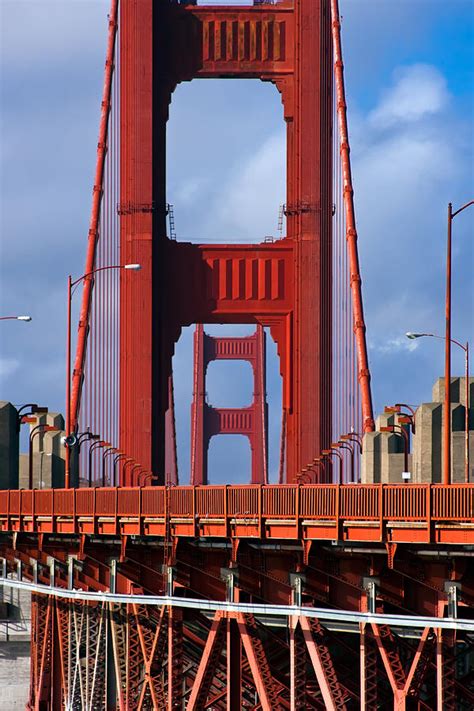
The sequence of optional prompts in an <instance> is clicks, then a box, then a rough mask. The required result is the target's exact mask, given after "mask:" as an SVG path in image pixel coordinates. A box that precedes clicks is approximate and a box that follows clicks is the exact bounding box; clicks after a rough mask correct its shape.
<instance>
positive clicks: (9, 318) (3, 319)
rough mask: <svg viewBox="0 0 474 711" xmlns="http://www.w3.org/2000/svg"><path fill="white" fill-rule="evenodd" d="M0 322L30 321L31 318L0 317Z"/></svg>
mask: <svg viewBox="0 0 474 711" xmlns="http://www.w3.org/2000/svg"><path fill="white" fill-rule="evenodd" d="M0 321H31V316H0Z"/></svg>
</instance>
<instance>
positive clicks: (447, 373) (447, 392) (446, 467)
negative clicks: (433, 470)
mask: <svg viewBox="0 0 474 711" xmlns="http://www.w3.org/2000/svg"><path fill="white" fill-rule="evenodd" d="M470 205H474V200H470V201H469V202H467V203H466V204H465V205H462V206H461V207H460V208H459V209H458V210H455V211H454V212H453V206H452V203H449V204H448V231H447V247H446V329H445V363H444V419H445V427H444V433H443V434H444V454H443V484H449V483H450V482H451V340H452V339H451V282H452V279H451V255H452V249H451V244H452V225H453V220H454V218H455V217H456V215H459V213H460V212H462V211H463V210H465V209H466V208H467V207H469V206H470Z"/></svg>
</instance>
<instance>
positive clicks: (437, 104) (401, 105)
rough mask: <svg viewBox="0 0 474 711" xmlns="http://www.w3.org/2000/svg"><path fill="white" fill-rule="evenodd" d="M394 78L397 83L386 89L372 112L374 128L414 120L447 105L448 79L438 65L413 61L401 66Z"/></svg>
mask: <svg viewBox="0 0 474 711" xmlns="http://www.w3.org/2000/svg"><path fill="white" fill-rule="evenodd" d="M395 77H396V82H395V84H394V85H393V86H391V87H390V88H389V89H386V90H385V91H384V92H383V94H382V100H381V101H380V103H379V105H378V106H377V107H376V108H375V109H374V110H373V111H372V112H371V113H370V114H369V121H370V123H371V124H372V125H373V126H374V127H375V128H382V129H383V128H390V127H392V126H395V125H397V124H401V123H413V122H415V121H419V120H420V119H425V118H426V116H428V115H430V114H437V113H439V112H440V111H441V110H442V109H444V108H445V107H446V105H447V103H448V100H449V93H448V89H447V84H446V79H445V78H444V76H443V75H442V74H441V73H440V72H439V71H438V70H437V69H436V68H435V67H433V66H430V65H429V64H413V65H411V66H409V67H402V68H399V69H398V70H397V72H396V73H395Z"/></svg>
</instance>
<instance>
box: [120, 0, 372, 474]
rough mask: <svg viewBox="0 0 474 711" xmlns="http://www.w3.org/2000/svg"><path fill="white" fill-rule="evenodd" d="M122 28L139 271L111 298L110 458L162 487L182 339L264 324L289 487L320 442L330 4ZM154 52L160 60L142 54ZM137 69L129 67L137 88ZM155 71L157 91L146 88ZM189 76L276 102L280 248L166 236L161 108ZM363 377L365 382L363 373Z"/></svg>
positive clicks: (124, 199) (138, 18)
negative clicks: (278, 384)
mask: <svg viewBox="0 0 474 711" xmlns="http://www.w3.org/2000/svg"><path fill="white" fill-rule="evenodd" d="M152 17H153V18H154V21H153V22H152V19H151V18H152ZM121 19H122V31H121V34H120V43H121V44H120V47H121V49H120V52H121V55H120V57H121V72H122V74H121V76H122V87H121V88H122V97H123V99H122V107H121V162H122V179H121V192H122V194H121V198H120V204H121V207H122V220H121V229H122V252H123V253H124V254H125V255H126V259H127V260H129V261H136V262H140V263H142V264H143V265H144V270H145V275H144V278H143V279H141V283H140V286H139V287H137V288H136V287H135V286H134V287H133V289H132V288H129V289H127V288H126V287H125V288H124V289H123V294H122V316H121V364H122V372H121V397H120V403H121V411H122V415H121V418H120V420H121V423H122V429H121V439H120V448H121V449H122V450H124V451H127V452H128V453H129V454H130V455H131V456H133V457H135V458H136V459H137V460H139V461H141V462H142V463H143V465H144V466H145V468H147V469H152V470H153V471H154V473H155V474H157V475H158V476H161V477H162V475H163V466H164V462H163V452H164V451H165V448H164V446H163V443H164V438H165V435H164V430H165V426H164V417H165V412H166V410H167V407H168V403H167V399H168V393H167V379H168V377H169V374H170V372H171V357H172V353H173V350H174V344H175V342H176V341H177V339H178V337H179V333H180V329H181V328H182V326H184V325H189V324H192V323H213V322H219V323H225V322H228V323H245V322H254V323H255V322H256V323H259V324H261V325H264V326H269V327H270V329H271V333H272V336H273V338H274V339H275V340H276V341H277V344H278V350H279V355H280V360H281V373H282V377H283V403H284V404H283V407H284V409H285V415H286V438H287V442H286V447H285V452H286V459H287V462H286V479H287V481H288V482H291V481H294V480H295V479H296V475H297V472H298V471H299V470H300V469H301V468H302V467H303V466H305V465H306V464H307V463H308V462H311V461H312V460H313V458H314V457H315V456H317V455H318V454H319V451H320V450H321V449H322V448H324V447H326V446H327V445H328V444H329V442H330V441H331V421H332V418H331V372H332V360H331V359H332V353H331V342H332V336H331V323H332V296H331V295H332V283H331V278H332V277H331V272H332V267H331V263H332V262H331V259H332V256H331V229H332V228H331V205H332V195H331V192H332V188H331V185H332V178H331V151H332V103H331V102H332V94H331V87H332V61H331V53H330V52H331V41H332V40H331V26H330V7H329V4H328V3H327V2H326V1H324V2H320V0H317V1H315V2H307V0H301V1H300V2H297V3H295V5H294V7H293V6H292V5H291V4H289V3H281V4H277V5H265V4H262V5H260V4H259V5H256V6H249V7H245V8H244V7H240V8H232V7H225V6H218V7H213V8H209V7H196V6H194V5H186V6H183V5H177V4H175V3H159V4H156V3H155V4H154V5H152V3H151V0H142V2H140V3H137V2H136V1H135V0H124V1H123V3H122V17H121ZM165 38H166V40H165ZM152 46H155V47H159V48H160V49H159V50H157V51H156V52H155V54H154V55H153V56H152V49H151V48H152ZM134 67H140V72H139V73H138V74H137V75H136V76H135V75H134V74H133V68H134ZM154 72H155V74H156V76H158V77H163V79H160V80H157V81H155V83H154V84H153V82H152V75H153V73H154ZM132 77H133V80H132ZM137 77H138V80H137ZM195 77H206V78H212V77H244V78H253V77H258V78H263V79H265V80H268V81H272V82H273V83H274V84H275V85H276V87H277V88H278V90H279V91H280V92H281V95H282V101H283V105H284V117H285V121H286V125H287V156H288V161H287V165H288V178H287V203H286V218H287V236H286V238H285V239H284V240H281V241H280V242H277V243H275V244H265V245H264V244H260V245H240V246H234V247H230V246H229V245H225V244H223V245H221V246H214V247H212V248H210V247H204V246H201V245H190V244H183V243H179V242H176V241H175V240H168V239H167V238H166V229H165V216H166V199H165V184H164V183H165V180H164V176H165V165H166V151H165V140H164V136H165V126H166V121H167V117H168V105H169V102H170V99H171V93H172V91H173V90H174V88H175V86H176V85H177V84H178V83H180V82H182V81H188V80H191V79H193V78H195ZM303 84H304V87H305V90H304V91H301V87H302V86H303ZM303 143H304V147H305V150H304V154H302V151H301V146H302V145H303ZM151 155H153V161H150V160H149V157H150V156H151ZM302 155H303V156H304V157H303V159H302V158H301V156H302ZM131 166H133V170H132V167H131ZM152 173H153V181H152V179H151V176H152ZM357 323H358V321H357ZM152 324H153V327H152ZM361 339H362V341H363V334H361V337H360V339H359V341H360V342H362V341H361ZM362 370H363V371H364V378H365V377H366V370H367V369H366V367H365V365H363V367H362ZM364 382H365V381H364ZM364 393H365V395H364V397H365V396H366V395H367V393H368V389H367V388H365V390H364ZM366 411H367V408H366Z"/></svg>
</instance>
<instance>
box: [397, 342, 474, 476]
mask: <svg viewBox="0 0 474 711" xmlns="http://www.w3.org/2000/svg"><path fill="white" fill-rule="evenodd" d="M405 335H406V337H407V338H410V339H415V338H424V337H425V336H426V337H428V338H439V339H440V340H441V341H444V340H446V339H445V336H438V335H437V334H436V333H412V332H411V331H409V332H408V333H407V334H405ZM450 343H454V344H455V345H456V346H459V348H461V350H463V351H464V380H465V401H466V402H465V407H464V482H465V483H466V484H469V341H466V343H465V344H464V345H463V344H462V343H460V342H459V341H457V340H456V339H455V338H451V339H450ZM450 378H451V375H450ZM444 389H445V403H446V382H445V388H444ZM449 415H450V416H449V420H448V421H449V443H450V445H451V400H450V402H449ZM445 422H446V418H445ZM445 430H446V427H445ZM445 435H446V432H445ZM444 441H446V440H444ZM445 454H446V450H445ZM443 475H444V470H443ZM443 483H446V482H444V481H443Z"/></svg>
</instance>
